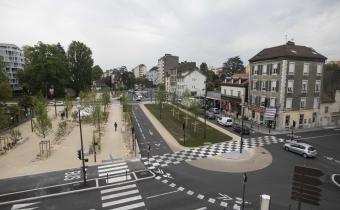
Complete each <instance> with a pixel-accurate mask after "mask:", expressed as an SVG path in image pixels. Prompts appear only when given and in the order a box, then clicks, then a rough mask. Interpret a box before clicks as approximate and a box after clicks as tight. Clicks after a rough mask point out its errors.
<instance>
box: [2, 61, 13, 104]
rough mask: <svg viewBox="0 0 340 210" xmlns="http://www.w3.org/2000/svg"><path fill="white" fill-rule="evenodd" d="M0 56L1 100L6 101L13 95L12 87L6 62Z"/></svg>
mask: <svg viewBox="0 0 340 210" xmlns="http://www.w3.org/2000/svg"><path fill="white" fill-rule="evenodd" d="M2 59H3V58H2V57H1V56H0V101H2V102H4V101H6V100H8V99H9V98H10V97H11V96H12V88H11V85H10V84H9V82H8V77H7V75H6V72H5V64H4V62H3V61H2Z"/></svg>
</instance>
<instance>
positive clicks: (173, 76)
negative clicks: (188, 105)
mask: <svg viewBox="0 0 340 210" xmlns="http://www.w3.org/2000/svg"><path fill="white" fill-rule="evenodd" d="M195 68H197V67H196V62H187V61H184V62H181V63H179V64H178V65H177V66H176V67H174V68H172V69H170V71H169V74H168V75H167V76H168V78H167V79H168V81H167V80H166V82H165V84H166V85H165V87H166V89H167V90H168V92H169V93H174V92H176V88H177V76H178V75H180V74H181V73H182V72H189V71H193V70H194V69H195Z"/></svg>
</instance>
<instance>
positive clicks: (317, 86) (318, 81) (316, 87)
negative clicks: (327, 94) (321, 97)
mask: <svg viewBox="0 0 340 210" xmlns="http://www.w3.org/2000/svg"><path fill="white" fill-rule="evenodd" d="M320 85H321V81H320V80H316V81H315V92H316V93H318V92H320Z"/></svg>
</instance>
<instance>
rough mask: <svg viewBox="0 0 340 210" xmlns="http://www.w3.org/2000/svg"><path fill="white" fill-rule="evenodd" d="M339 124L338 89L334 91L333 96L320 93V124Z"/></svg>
mask: <svg viewBox="0 0 340 210" xmlns="http://www.w3.org/2000/svg"><path fill="white" fill-rule="evenodd" d="M334 125H336V126H339V125H340V90H336V91H335V95H334V97H328V96H327V95H322V100H321V106H320V126H334Z"/></svg>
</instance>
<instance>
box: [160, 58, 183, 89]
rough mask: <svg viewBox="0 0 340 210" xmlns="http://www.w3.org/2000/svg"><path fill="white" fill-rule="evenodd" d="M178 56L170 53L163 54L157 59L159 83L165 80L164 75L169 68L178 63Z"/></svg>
mask: <svg viewBox="0 0 340 210" xmlns="http://www.w3.org/2000/svg"><path fill="white" fill-rule="evenodd" d="M178 60H179V59H178V56H174V55H171V54H165V55H164V56H163V57H161V58H160V59H158V65H157V67H158V78H159V83H164V82H165V76H166V74H167V73H169V71H170V69H172V68H174V67H176V66H177V65H178Z"/></svg>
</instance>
